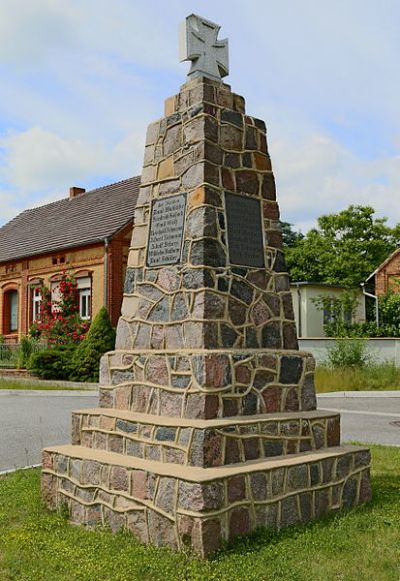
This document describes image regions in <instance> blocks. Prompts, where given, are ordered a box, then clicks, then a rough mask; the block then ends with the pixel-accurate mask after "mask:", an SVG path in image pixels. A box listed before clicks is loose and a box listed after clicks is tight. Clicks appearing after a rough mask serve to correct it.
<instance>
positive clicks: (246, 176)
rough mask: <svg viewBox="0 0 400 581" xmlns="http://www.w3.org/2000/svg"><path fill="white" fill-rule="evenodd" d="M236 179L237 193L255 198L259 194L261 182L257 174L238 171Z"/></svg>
mask: <svg viewBox="0 0 400 581" xmlns="http://www.w3.org/2000/svg"><path fill="white" fill-rule="evenodd" d="M235 178H236V191H237V192H240V193H242V194H251V195H254V196H255V195H257V194H258V189H259V181H258V175H257V173H256V172H253V171H245V170H241V171H237V172H236V173H235Z"/></svg>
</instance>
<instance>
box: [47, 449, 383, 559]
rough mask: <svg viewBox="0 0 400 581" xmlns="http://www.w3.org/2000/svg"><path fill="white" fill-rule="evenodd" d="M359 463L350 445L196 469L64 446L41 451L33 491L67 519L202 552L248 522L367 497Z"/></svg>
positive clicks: (249, 526)
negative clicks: (40, 466)
mask: <svg viewBox="0 0 400 581" xmlns="http://www.w3.org/2000/svg"><path fill="white" fill-rule="evenodd" d="M369 465H370V454H369V451H368V450H366V449H364V448H360V447H356V446H341V447H335V448H330V449H328V450H324V451H315V452H307V453H303V454H299V455H292V456H290V457H287V456H286V457H280V458H273V459H263V460H261V461H260V460H255V461H248V462H244V463H241V464H237V465H230V466H222V467H218V468H206V469H205V468H200V467H193V466H179V465H177V464H171V463H162V462H155V461H152V460H144V459H141V458H132V457H130V456H126V455H125V456H124V455H122V454H116V453H112V452H106V451H103V450H94V449H90V448H87V447H84V446H69V445H68V446H57V447H52V448H48V449H47V450H45V451H44V453H43V479H42V491H43V497H44V499H45V502H46V503H47V505H48V506H49V507H51V508H56V507H61V506H62V505H65V504H66V505H67V506H68V510H69V513H70V515H71V521H72V522H74V523H77V524H83V525H87V526H93V525H96V524H108V525H109V526H110V527H111V529H112V530H113V531H117V530H120V529H123V528H125V529H128V530H130V531H131V532H132V533H133V534H134V535H135V536H136V537H137V538H138V539H139V540H140V541H141V542H143V543H152V544H154V545H156V546H169V547H171V548H173V549H182V548H183V547H184V546H185V545H187V546H192V547H193V549H194V551H195V552H196V553H197V554H198V555H199V556H202V557H206V556H208V555H210V554H211V553H213V552H214V551H216V550H217V549H219V548H220V547H221V546H222V544H223V543H224V542H226V541H231V540H233V539H234V538H235V537H236V536H238V535H242V534H246V533H249V532H251V531H253V530H254V529H256V528H257V527H267V528H273V529H280V528H283V527H286V526H289V525H292V524H295V523H300V522H302V523H306V522H308V521H310V520H312V519H314V518H319V517H321V516H323V515H324V514H326V513H329V512H333V511H336V510H338V509H341V508H349V507H352V506H355V505H357V504H362V503H364V502H367V501H368V500H370V498H371V487H370V479H369Z"/></svg>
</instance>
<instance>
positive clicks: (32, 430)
mask: <svg viewBox="0 0 400 581" xmlns="http://www.w3.org/2000/svg"><path fill="white" fill-rule="evenodd" d="M358 395H359V394H358ZM399 395H400V393H399ZM97 402H98V398H97V393H96V392H93V391H92V392H90V391H84V392H72V391H70V392H66V391H57V392H55V391H46V392H43V391H38V392H30V391H23V390H15V391H6V390H0V472H2V471H6V470H12V469H14V468H22V467H24V466H31V465H34V464H39V463H40V457H41V450H42V448H44V447H46V446H53V445H55V444H66V443H69V442H70V441H71V412H72V411H73V410H77V409H82V408H90V407H97ZM318 407H319V408H320V409H328V410H335V411H339V412H340V413H341V414H342V422H341V423H342V441H357V442H365V443H377V444H385V445H392V446H393V445H394V446H400V397H383V396H382V397H348V396H346V397H343V396H339V395H338V396H332V394H327V395H323V396H318Z"/></svg>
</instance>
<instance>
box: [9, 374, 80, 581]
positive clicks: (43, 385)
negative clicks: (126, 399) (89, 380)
mask: <svg viewBox="0 0 400 581" xmlns="http://www.w3.org/2000/svg"><path fill="white" fill-rule="evenodd" d="M0 389H28V390H32V389H39V390H41V391H43V390H47V391H55V390H63V391H65V390H66V391H76V390H78V391H79V390H85V389H87V387H86V384H85V383H82V387H79V386H78V385H76V384H75V385H73V386H70V385H67V384H66V382H64V383H61V384H60V383H59V384H57V382H54V383H53V382H51V381H47V382H41V381H39V380H38V381H37V382H30V381H29V380H28V379H27V380H18V379H7V378H0ZM0 581H1V580H0Z"/></svg>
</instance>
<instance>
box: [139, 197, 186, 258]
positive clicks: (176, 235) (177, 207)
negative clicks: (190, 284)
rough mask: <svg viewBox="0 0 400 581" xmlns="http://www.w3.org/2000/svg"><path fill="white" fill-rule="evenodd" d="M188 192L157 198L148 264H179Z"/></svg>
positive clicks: (154, 206) (154, 203)
mask: <svg viewBox="0 0 400 581" xmlns="http://www.w3.org/2000/svg"><path fill="white" fill-rule="evenodd" d="M185 206H186V194H178V195H177V196H170V197H169V198H161V199H160V200H155V201H154V202H153V205H152V208H151V219H150V234H149V243H148V246H147V266H163V265H165V264H177V263H178V262H179V261H180V259H181V252H182V238H183V224H184V222H185Z"/></svg>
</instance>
